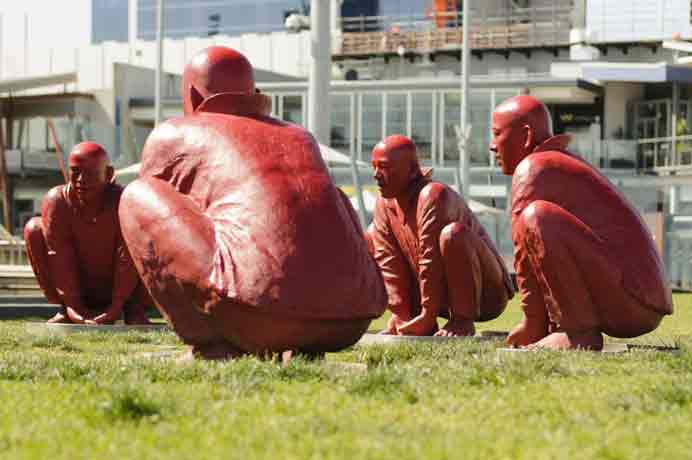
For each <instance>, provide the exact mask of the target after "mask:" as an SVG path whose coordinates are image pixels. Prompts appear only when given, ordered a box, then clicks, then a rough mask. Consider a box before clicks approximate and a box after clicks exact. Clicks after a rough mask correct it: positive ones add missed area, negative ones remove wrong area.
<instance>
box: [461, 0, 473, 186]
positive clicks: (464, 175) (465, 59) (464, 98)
mask: <svg viewBox="0 0 692 460" xmlns="http://www.w3.org/2000/svg"><path fill="white" fill-rule="evenodd" d="M463 1H464V10H463V13H462V14H463V15H464V16H463V18H462V19H463V22H462V27H463V30H462V40H463V43H462V49H461V136H462V139H461V142H460V144H461V149H460V152H459V169H460V173H459V176H460V179H461V188H460V190H459V191H460V192H462V193H463V195H464V197H465V198H466V199H469V198H470V196H469V191H470V190H471V184H470V178H471V172H470V168H471V164H470V163H471V155H470V152H469V148H468V147H469V136H470V134H471V130H470V129H469V108H468V100H469V64H470V59H471V43H469V41H470V40H471V34H470V33H469V27H470V21H469V11H470V10H471V5H470V3H471V0H463Z"/></svg>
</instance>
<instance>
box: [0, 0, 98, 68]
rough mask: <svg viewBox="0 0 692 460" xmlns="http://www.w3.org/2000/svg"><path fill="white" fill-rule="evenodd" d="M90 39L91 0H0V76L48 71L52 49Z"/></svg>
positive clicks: (72, 46) (72, 47) (83, 43)
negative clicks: (0, 54)
mask: <svg viewBox="0 0 692 460" xmlns="http://www.w3.org/2000/svg"><path fill="white" fill-rule="evenodd" d="M90 41H91V1H90V0H0V53H2V59H0V78H12V77H21V76H25V75H37V74H39V73H43V74H45V73H46V72H45V70H46V69H47V68H49V67H50V65H51V64H50V62H51V59H50V57H49V56H50V51H49V50H51V49H74V48H77V47H79V46H82V45H85V44H88V43H89V42H90ZM53 62H54V63H56V65H57V61H56V60H55V59H53Z"/></svg>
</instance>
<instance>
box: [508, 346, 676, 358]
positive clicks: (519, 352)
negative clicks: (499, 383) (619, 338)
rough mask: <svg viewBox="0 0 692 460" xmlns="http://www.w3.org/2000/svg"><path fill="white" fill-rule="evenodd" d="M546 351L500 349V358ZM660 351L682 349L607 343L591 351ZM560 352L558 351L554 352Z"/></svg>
mask: <svg viewBox="0 0 692 460" xmlns="http://www.w3.org/2000/svg"><path fill="white" fill-rule="evenodd" d="M545 350H546V349H527V348H498V349H497V356H498V357H503V358H504V357H514V356H522V355H527V354H531V353H532V352H536V351H539V352H541V351H545ZM635 350H640V351H658V352H665V353H679V352H680V349H679V348H678V347H676V346H659V345H645V344H636V343H606V344H605V345H603V350H601V351H591V353H601V354H604V353H605V354H613V353H627V352H629V351H635ZM552 351H558V350H552Z"/></svg>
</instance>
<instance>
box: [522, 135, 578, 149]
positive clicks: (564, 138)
mask: <svg viewBox="0 0 692 460" xmlns="http://www.w3.org/2000/svg"><path fill="white" fill-rule="evenodd" d="M571 140H572V136H570V135H569V134H558V135H557V136H552V137H549V138H548V139H546V140H544V141H543V142H541V143H540V144H538V145H537V146H536V147H534V149H533V151H532V152H531V153H537V152H547V151H550V150H558V151H560V152H565V151H567V146H568V145H569V143H570V141H571Z"/></svg>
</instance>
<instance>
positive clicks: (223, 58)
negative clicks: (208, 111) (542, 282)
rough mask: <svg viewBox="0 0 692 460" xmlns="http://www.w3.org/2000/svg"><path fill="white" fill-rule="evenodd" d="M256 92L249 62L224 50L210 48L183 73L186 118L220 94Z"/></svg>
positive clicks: (245, 94) (192, 61) (195, 57)
mask: <svg viewBox="0 0 692 460" xmlns="http://www.w3.org/2000/svg"><path fill="white" fill-rule="evenodd" d="M256 92H257V90H256V89H255V76H254V71H253V70H252V65H251V64H250V61H248V60H247V58H246V57H245V56H243V55H242V54H241V53H239V52H238V51H236V50H234V49H231V48H227V47H224V46H210V47H209V48H205V49H204V50H202V51H200V52H199V53H197V54H196V55H195V56H194V57H193V58H192V59H191V60H190V62H189V64H188V65H187V66H185V71H184V72H183V83H182V93H183V111H184V113H185V115H190V114H192V113H193V112H194V111H195V109H196V108H197V107H198V106H199V105H200V104H201V103H202V102H204V100H206V99H207V98H209V97H211V96H214V95H217V94H234V95H241V96H242V95H244V96H251V95H254V94H255V93H256Z"/></svg>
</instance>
